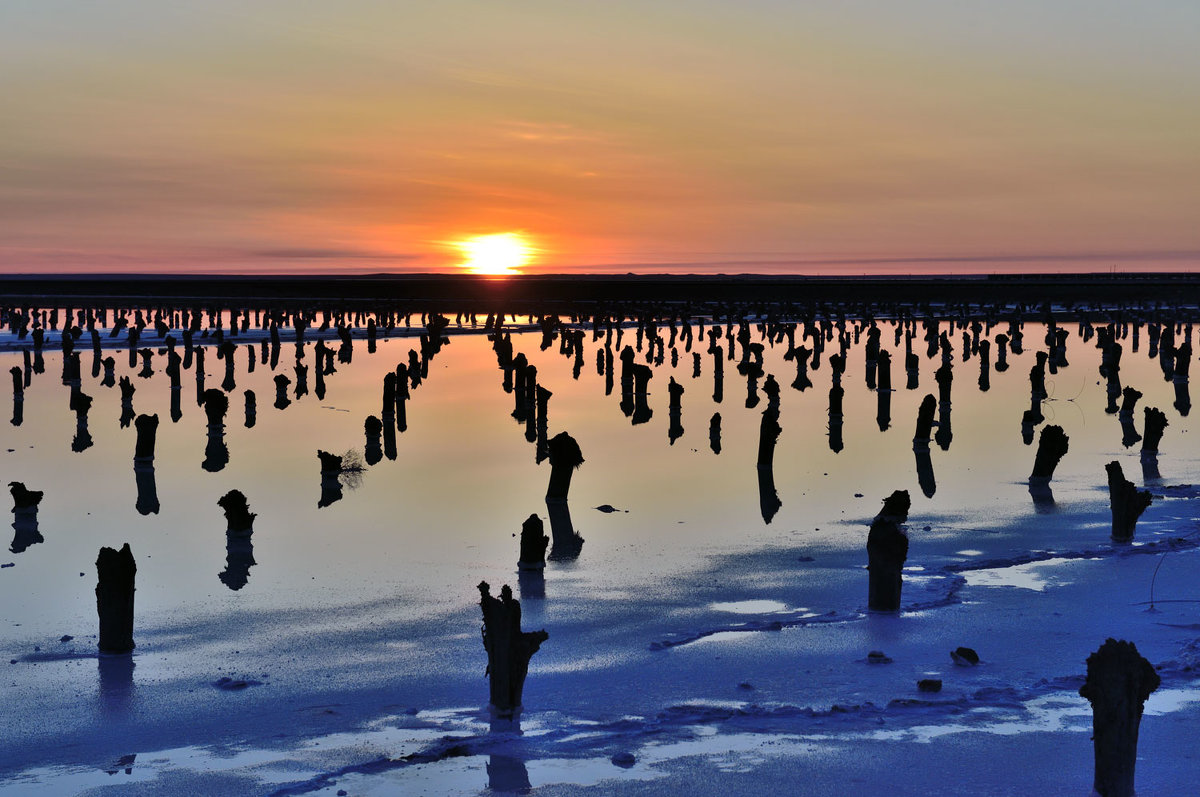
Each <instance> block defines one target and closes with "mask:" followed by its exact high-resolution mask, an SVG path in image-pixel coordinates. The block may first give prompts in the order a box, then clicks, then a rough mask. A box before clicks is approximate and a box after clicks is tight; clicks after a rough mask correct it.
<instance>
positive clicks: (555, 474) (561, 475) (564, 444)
mask: <svg viewBox="0 0 1200 797" xmlns="http://www.w3.org/2000/svg"><path fill="white" fill-rule="evenodd" d="M549 449H550V484H549V485H548V486H547V488H546V500H547V501H562V502H565V501H566V500H567V493H568V492H569V491H570V489H571V474H572V473H574V472H575V469H576V468H578V467H579V466H580V465H582V464H583V452H582V451H581V450H580V449H579V443H577V442H575V438H574V437H571V435H569V434H567V433H566V432H559V433H558V434H556V435H555V436H554V437H552V438H550V443H549Z"/></svg>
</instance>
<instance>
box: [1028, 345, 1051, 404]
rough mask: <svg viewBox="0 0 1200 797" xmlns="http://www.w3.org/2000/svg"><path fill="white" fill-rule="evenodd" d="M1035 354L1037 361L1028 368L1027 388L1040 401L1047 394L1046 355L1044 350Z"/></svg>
mask: <svg viewBox="0 0 1200 797" xmlns="http://www.w3.org/2000/svg"><path fill="white" fill-rule="evenodd" d="M1036 356H1037V363H1036V364H1035V365H1034V366H1033V367H1032V368H1030V369H1029V388H1030V391H1031V392H1032V394H1033V397H1034V398H1035V399H1037V400H1039V401H1040V400H1041V399H1044V398H1046V397H1047V396H1048V395H1049V394H1048V393H1047V392H1046V360H1047V358H1048V355H1047V354H1046V352H1044V351H1039V352H1038V353H1037V355H1036Z"/></svg>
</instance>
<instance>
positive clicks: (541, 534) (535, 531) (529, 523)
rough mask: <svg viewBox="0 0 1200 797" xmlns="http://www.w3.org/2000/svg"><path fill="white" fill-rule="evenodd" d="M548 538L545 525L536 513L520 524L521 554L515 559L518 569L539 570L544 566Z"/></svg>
mask: <svg viewBox="0 0 1200 797" xmlns="http://www.w3.org/2000/svg"><path fill="white" fill-rule="evenodd" d="M549 545H550V538H549V537H547V536H546V527H545V526H544V525H542V520H541V518H539V517H538V516H537V515H536V514H533V515H530V516H529V517H527V518H526V519H525V522H524V523H522V524H521V556H520V558H519V559H518V560H517V568H518V569H520V570H541V569H542V568H544V567H545V566H546V548H547V546H549Z"/></svg>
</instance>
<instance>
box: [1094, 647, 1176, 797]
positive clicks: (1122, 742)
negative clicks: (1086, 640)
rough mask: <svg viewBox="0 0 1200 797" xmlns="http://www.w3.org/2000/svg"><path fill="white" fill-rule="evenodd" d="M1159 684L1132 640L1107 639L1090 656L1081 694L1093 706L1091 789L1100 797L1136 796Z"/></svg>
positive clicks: (1155, 674)
mask: <svg viewBox="0 0 1200 797" xmlns="http://www.w3.org/2000/svg"><path fill="white" fill-rule="evenodd" d="M1160 683H1161V679H1160V678H1159V676H1158V673H1156V672H1155V671H1154V667H1153V666H1152V665H1151V664H1150V662H1149V661H1147V660H1146V659H1145V658H1143V657H1142V656H1141V655H1140V654H1139V653H1138V650H1137V646H1136V645H1134V644H1133V643H1132V642H1125V641H1117V640H1115V639H1112V638H1109V639H1107V640H1105V642H1104V644H1103V645H1101V646H1100V649H1099V650H1097V651H1096V652H1095V653H1093V654H1092V655H1090V656H1088V660H1087V681H1086V683H1084V685H1083V686H1081V687H1080V688H1079V694H1080V696H1081V697H1085V698H1087V699H1088V701H1089V702H1090V703H1091V704H1092V745H1093V750H1094V752H1095V779H1094V781H1093V788H1094V789H1095V791H1096V793H1097V794H1099V795H1101V797H1133V795H1134V793H1135V792H1134V789H1133V775H1134V768H1135V766H1136V764H1137V743H1138V729H1139V726H1140V725H1141V722H1142V708H1143V705H1144V704H1145V702H1146V698H1148V697H1149V696H1150V693H1151V692H1153V691H1154V690H1155V689H1157V688H1158V686H1159V684H1160Z"/></svg>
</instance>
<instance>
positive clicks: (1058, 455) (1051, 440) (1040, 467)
mask: <svg viewBox="0 0 1200 797" xmlns="http://www.w3.org/2000/svg"><path fill="white" fill-rule="evenodd" d="M1069 441H1070V438H1069V437H1067V435H1066V433H1064V432H1063V428H1062V427H1061V426H1047V427H1046V428H1044V429H1042V434H1041V436H1040V437H1039V438H1038V450H1037V456H1036V457H1035V458H1034V460H1033V472H1032V473H1030V474H1029V479H1030V481H1031V482H1032V481H1033V480H1035V479H1038V480H1044V481H1046V482H1049V481H1050V479H1051V478H1053V477H1054V469H1055V468H1057V467H1058V463H1059V460H1061V459H1062V458H1063V455H1064V454H1066V453H1067V448H1068V445H1067V444H1068V442H1069Z"/></svg>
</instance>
